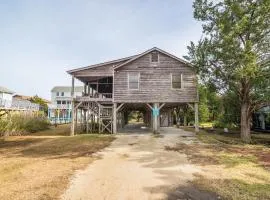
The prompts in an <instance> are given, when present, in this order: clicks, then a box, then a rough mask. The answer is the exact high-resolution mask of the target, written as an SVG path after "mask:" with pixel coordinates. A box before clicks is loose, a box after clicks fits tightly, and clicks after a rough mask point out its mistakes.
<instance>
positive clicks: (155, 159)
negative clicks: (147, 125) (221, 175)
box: [62, 127, 215, 200]
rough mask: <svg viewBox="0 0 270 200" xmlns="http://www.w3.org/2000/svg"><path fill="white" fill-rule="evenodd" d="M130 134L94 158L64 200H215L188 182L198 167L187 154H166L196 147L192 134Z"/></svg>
mask: <svg viewBox="0 0 270 200" xmlns="http://www.w3.org/2000/svg"><path fill="white" fill-rule="evenodd" d="M129 128H130V127H129ZM132 128H134V127H132ZM130 130H133V131H128V129H127V131H126V132H128V133H126V134H120V135H117V136H116V137H117V139H116V140H115V141H114V142H113V143H112V144H111V145H110V146H109V147H107V148H106V149H104V150H103V151H102V152H99V153H98V154H96V155H95V156H97V157H99V158H101V159H97V160H96V161H95V162H93V163H91V164H90V165H89V166H88V167H87V168H86V169H85V170H83V171H78V172H77V173H76V174H75V176H74V177H73V178H72V180H71V182H70V186H69V188H68V189H67V190H66V191H65V193H64V194H63V195H62V199H63V200H91V199H93V200H99V199H100V200H101V199H102V200H105V199H107V200H133V199H134V200H135V199H136V200H138V199H140V200H144V199H147V200H148V199H149V200H152V199H215V195H213V194H210V193H207V192H204V191H199V190H197V189H196V188H195V187H194V186H192V185H191V184H190V182H189V181H191V180H192V179H193V178H194V174H195V173H198V172H200V171H201V169H200V167H198V166H195V165H192V164H190V163H189V162H188V160H187V156H186V155H185V154H181V153H178V152H174V151H166V150H165V146H174V145H175V144H176V143H178V142H184V143H187V144H188V143H194V142H196V138H195V137H194V135H193V133H191V132H185V131H183V130H180V129H176V128H162V129H161V134H160V135H159V136H158V137H155V136H153V135H152V134H151V133H147V132H148V131H147V130H140V131H134V130H135V129H130Z"/></svg>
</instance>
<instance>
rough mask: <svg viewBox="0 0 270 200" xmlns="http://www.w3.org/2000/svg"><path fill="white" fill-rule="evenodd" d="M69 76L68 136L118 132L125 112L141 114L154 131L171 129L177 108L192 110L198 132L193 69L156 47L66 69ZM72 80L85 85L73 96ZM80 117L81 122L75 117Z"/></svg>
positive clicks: (123, 121)
mask: <svg viewBox="0 0 270 200" xmlns="http://www.w3.org/2000/svg"><path fill="white" fill-rule="evenodd" d="M68 73H69V74H70V75H71V76H72V89H71V96H72V97H73V101H72V113H73V115H72V116H73V119H72V126H71V135H74V133H75V132H76V130H77V129H79V128H82V129H83V130H84V131H86V132H100V133H101V132H109V133H117V131H118V130H119V129H121V128H122V127H124V126H125V124H126V123H127V121H128V113H129V112H130V111H132V110H136V111H138V110H139V111H141V112H142V113H143V115H144V117H143V118H144V123H145V124H146V125H147V126H149V127H150V128H151V129H152V130H153V132H155V133H156V132H158V131H159V127H160V126H172V125H173V122H172V112H173V109H174V108H175V107H176V106H178V105H181V104H189V106H191V107H193V108H194V111H195V112H194V113H195V116H194V118H195V128H196V130H198V92H197V78H196V74H195V72H194V70H193V68H192V66H191V65H190V64H189V63H188V62H186V61H185V60H183V59H180V58H178V57H176V56H174V55H172V54H170V53H168V52H166V51H163V50H161V49H159V48H156V47H154V48H152V49H149V50H147V51H145V52H143V53H141V54H138V55H134V56H130V57H126V58H121V59H117V60H112V61H109V62H103V63H99V64H95V65H90V66H87V67H82V68H77V69H73V70H70V71H68ZM74 79H78V80H80V81H81V82H83V84H84V90H83V94H82V96H76V95H75V91H74V90H75V86H74ZM78 112H79V113H81V115H82V116H83V117H82V118H81V120H80V121H78V118H77V117H76V115H77V114H76V113H78Z"/></svg>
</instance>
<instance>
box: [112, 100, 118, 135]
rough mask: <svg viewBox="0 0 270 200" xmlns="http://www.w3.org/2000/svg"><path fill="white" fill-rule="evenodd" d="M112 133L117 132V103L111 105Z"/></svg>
mask: <svg viewBox="0 0 270 200" xmlns="http://www.w3.org/2000/svg"><path fill="white" fill-rule="evenodd" d="M112 120H113V133H116V132H117V103H114V104H113V118H112Z"/></svg>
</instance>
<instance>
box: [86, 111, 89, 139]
mask: <svg viewBox="0 0 270 200" xmlns="http://www.w3.org/2000/svg"><path fill="white" fill-rule="evenodd" d="M88 132H89V108H88V109H87V111H86V133H87V134H88Z"/></svg>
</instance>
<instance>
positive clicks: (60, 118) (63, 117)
mask: <svg viewBox="0 0 270 200" xmlns="http://www.w3.org/2000/svg"><path fill="white" fill-rule="evenodd" d="M74 92H75V95H76V96H82V93H83V86H78V87H75V88H74ZM71 101H72V97H71V87H68V86H56V87H54V88H53V89H52V90H51V104H49V108H48V109H49V110H48V118H49V120H50V121H51V122H52V123H57V124H61V123H68V122H70V121H71Z"/></svg>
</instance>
